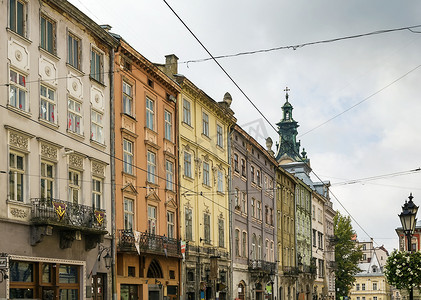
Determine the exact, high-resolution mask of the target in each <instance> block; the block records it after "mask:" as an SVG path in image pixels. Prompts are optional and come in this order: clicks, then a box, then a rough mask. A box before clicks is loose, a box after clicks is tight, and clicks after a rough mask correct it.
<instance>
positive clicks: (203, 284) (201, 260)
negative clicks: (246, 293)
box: [160, 55, 236, 300]
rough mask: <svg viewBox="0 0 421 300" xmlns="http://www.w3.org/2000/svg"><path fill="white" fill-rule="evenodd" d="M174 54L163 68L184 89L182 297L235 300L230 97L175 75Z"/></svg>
mask: <svg viewBox="0 0 421 300" xmlns="http://www.w3.org/2000/svg"><path fill="white" fill-rule="evenodd" d="M177 61H178V58H177V57H176V56H175V55H168V56H166V63H165V64H164V65H161V66H160V67H161V69H162V70H164V71H165V72H166V74H167V75H168V76H170V77H172V78H173V79H174V80H175V82H176V83H177V84H178V85H179V86H180V87H181V96H180V97H179V99H178V102H177V106H178V111H179V114H178V116H179V118H178V126H179V127H178V128H179V131H178V132H179V157H180V175H179V180H180V181H179V183H180V216H181V217H180V220H181V222H180V226H181V238H182V240H183V243H184V242H185V243H186V246H185V253H184V254H183V255H184V256H183V262H182V266H181V272H182V278H181V292H180V295H181V297H182V298H183V299H189V300H190V299H200V298H202V299H203V298H204V299H216V298H219V299H231V298H230V297H231V293H232V291H231V289H230V286H229V282H230V280H231V279H230V273H231V272H230V249H231V245H230V240H231V236H230V230H229V228H230V215H229V172H230V162H229V157H230V156H229V151H230V148H229V142H230V141H229V139H228V137H229V131H230V128H231V127H232V126H233V124H234V123H235V121H236V119H235V118H234V112H233V111H232V110H231V109H230V105H231V101H232V99H231V96H230V95H229V94H228V93H227V94H225V96H224V98H223V101H221V102H216V101H215V100H213V99H212V98H210V97H209V96H208V95H206V94H205V93H204V92H203V91H202V90H200V89H199V88H198V87H197V86H195V85H194V83H192V82H191V81H190V80H189V79H188V78H186V77H184V76H183V75H180V74H177Z"/></svg>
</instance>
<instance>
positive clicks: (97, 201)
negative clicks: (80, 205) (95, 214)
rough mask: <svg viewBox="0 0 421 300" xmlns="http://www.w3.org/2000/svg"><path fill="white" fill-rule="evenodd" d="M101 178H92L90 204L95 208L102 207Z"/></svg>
mask: <svg viewBox="0 0 421 300" xmlns="http://www.w3.org/2000/svg"><path fill="white" fill-rule="evenodd" d="M101 203H102V180H101V179H99V178H92V206H93V207H94V208H96V209H100V208H101V207H102V205H101Z"/></svg>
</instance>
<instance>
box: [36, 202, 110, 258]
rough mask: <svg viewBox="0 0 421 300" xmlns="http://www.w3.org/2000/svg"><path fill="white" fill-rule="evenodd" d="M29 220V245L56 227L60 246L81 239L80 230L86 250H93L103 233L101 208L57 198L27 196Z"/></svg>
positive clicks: (66, 245) (49, 233)
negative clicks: (29, 210) (29, 206)
mask: <svg viewBox="0 0 421 300" xmlns="http://www.w3.org/2000/svg"><path fill="white" fill-rule="evenodd" d="M31 223H32V225H33V226H32V229H31V230H32V237H31V238H32V240H31V244H32V245H35V244H37V243H39V242H41V240H42V238H43V236H45V235H52V228H57V229H58V232H59V233H60V248H62V249H66V248H70V247H71V245H72V242H73V241H74V240H81V239H82V233H83V235H84V236H85V237H86V244H85V248H86V250H90V249H93V248H95V247H96V244H97V243H98V242H100V241H101V239H102V237H103V235H105V234H106V233H107V230H106V224H107V219H106V213H105V210H103V209H95V208H93V207H91V206H86V205H81V204H75V203H73V202H68V201H62V200H59V199H45V198H33V199H31Z"/></svg>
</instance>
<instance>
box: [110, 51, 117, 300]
mask: <svg viewBox="0 0 421 300" xmlns="http://www.w3.org/2000/svg"><path fill="white" fill-rule="evenodd" d="M114 110H115V107H114V48H112V49H111V58H110V115H111V118H110V151H111V161H110V165H111V257H112V260H111V280H112V284H111V291H112V299H113V300H117V286H116V276H117V273H116V269H115V262H116V238H115V236H116V235H115V231H116V224H115V186H116V185H115V114H114V113H115V111H114Z"/></svg>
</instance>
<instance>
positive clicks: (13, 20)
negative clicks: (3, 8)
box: [8, 0, 28, 37]
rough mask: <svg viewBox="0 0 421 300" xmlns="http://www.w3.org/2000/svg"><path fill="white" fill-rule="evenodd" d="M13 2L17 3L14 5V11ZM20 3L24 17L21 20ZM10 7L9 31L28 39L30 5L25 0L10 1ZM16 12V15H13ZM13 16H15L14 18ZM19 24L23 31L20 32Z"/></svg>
mask: <svg viewBox="0 0 421 300" xmlns="http://www.w3.org/2000/svg"><path fill="white" fill-rule="evenodd" d="M12 1H13V2H15V3H14V8H13V9H12ZM18 3H20V4H21V5H22V15H21V16H20V17H21V20H19V16H18V14H19V11H18V7H17V5H18ZM8 4H9V5H8V7H9V14H8V17H9V22H8V25H9V29H10V30H11V31H13V32H15V33H16V34H19V35H20V36H23V37H27V15H28V3H27V2H26V1H23V0H9V1H8ZM13 12H14V14H13ZM12 14H13V16H12ZM18 22H19V23H21V24H20V25H21V27H22V29H21V30H19V24H18Z"/></svg>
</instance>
